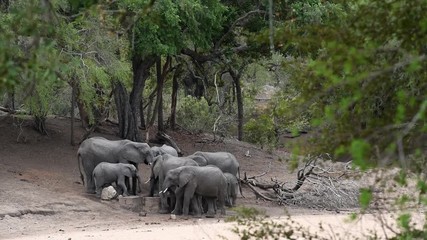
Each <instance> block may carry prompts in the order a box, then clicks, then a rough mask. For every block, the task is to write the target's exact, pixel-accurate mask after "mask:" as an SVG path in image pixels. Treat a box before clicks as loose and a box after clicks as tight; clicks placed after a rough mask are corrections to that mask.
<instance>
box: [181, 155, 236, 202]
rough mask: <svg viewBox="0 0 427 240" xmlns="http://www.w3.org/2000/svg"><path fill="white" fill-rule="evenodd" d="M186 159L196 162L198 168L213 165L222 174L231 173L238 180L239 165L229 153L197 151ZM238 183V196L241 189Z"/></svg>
mask: <svg viewBox="0 0 427 240" xmlns="http://www.w3.org/2000/svg"><path fill="white" fill-rule="evenodd" d="M188 157H189V158H191V159H193V160H194V161H196V162H197V163H198V164H199V166H206V165H215V166H217V167H218V168H219V169H221V170H222V172H224V173H231V174H233V175H234V176H236V178H237V180H238V179H240V164H239V162H238V161H237V159H236V157H235V156H234V155H233V154H231V153H229V152H200V151H197V152H195V153H193V154H192V155H190V156H188ZM238 183H239V189H240V194H242V192H241V188H240V181H238ZM242 196H243V194H242Z"/></svg>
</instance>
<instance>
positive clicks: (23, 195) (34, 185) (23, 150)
mask: <svg viewBox="0 0 427 240" xmlns="http://www.w3.org/2000/svg"><path fill="white" fill-rule="evenodd" d="M47 128H48V131H49V135H48V136H41V135H39V134H38V133H36V132H35V131H34V130H33V129H32V127H31V123H29V122H28V121H23V120H22V119H21V118H13V117H10V116H0V184H1V185H0V186H1V187H0V199H1V204H0V239H4V238H17V237H23V236H34V235H39V234H60V235H59V236H66V233H69V232H74V233H75V232H93V231H97V232H104V231H105V232H108V231H117V229H128V230H129V229H130V230H131V229H135V228H138V227H140V226H146V227H152V228H156V229H159V228H160V229H163V228H168V227H169V228H173V227H175V228H176V227H177V226H184V225H185V226H189V227H191V226H192V225H194V224H195V222H194V221H196V220H195V219H190V220H183V219H181V218H178V219H176V220H171V219H169V215H161V214H147V216H140V215H139V214H138V213H135V212H131V211H127V210H124V209H122V208H120V207H119V204H118V202H117V201H112V202H105V201H100V200H99V199H97V198H95V197H94V196H93V195H88V194H86V193H85V192H84V188H83V185H82V184H81V182H80V175H79V172H78V166H77V158H76V152H77V149H78V146H71V145H70V120H69V119H67V118H50V119H48V121H47ZM100 130H101V131H100V132H101V133H95V134H93V136H104V137H106V138H109V139H115V138H116V137H114V136H115V131H116V128H115V126H113V125H106V126H102V128H101V129H100ZM83 134H84V131H83V129H81V127H80V124H79V122H76V123H75V140H76V142H78V141H80V140H81V137H82V136H83ZM168 134H169V135H171V136H172V137H173V138H174V140H176V142H177V143H178V144H179V147H180V148H181V149H182V150H183V152H184V155H188V154H191V153H193V152H195V151H197V150H203V151H228V152H231V153H233V154H234V155H235V156H236V157H237V159H238V160H239V162H240V165H241V172H242V174H244V173H246V174H247V175H248V176H253V175H258V174H261V173H263V172H266V171H268V173H267V174H266V175H264V176H263V177H261V178H262V179H265V180H266V181H270V179H271V178H277V179H279V180H280V181H288V182H290V184H293V182H294V181H295V179H296V177H295V173H289V172H288V170H287V166H286V164H285V163H283V162H280V161H278V160H277V159H279V158H280V159H284V158H285V157H286V152H275V153H274V155H273V154H270V153H268V152H266V151H263V150H261V149H259V148H257V147H255V146H253V145H250V144H247V143H243V142H238V141H236V140H226V141H225V140H224V141H215V142H212V141H211V140H212V139H211V138H210V137H204V136H197V135H190V134H188V133H184V132H168ZM248 151H249V154H250V157H247V156H245V154H246V153H247V152H248ZM140 168H141V170H140V171H141V174H142V176H143V178H144V179H147V177H148V175H149V167H148V166H146V165H141V166H140ZM242 177H243V176H242ZM145 188H146V189H148V186H147V185H146V186H145ZM243 193H244V195H245V196H246V198H239V199H238V202H237V203H238V205H244V206H251V207H256V208H259V209H262V210H265V211H266V212H267V214H269V215H271V216H276V217H278V216H283V215H285V210H284V209H285V207H283V206H277V205H276V204H275V203H271V202H265V201H262V200H257V199H256V198H255V195H254V194H253V193H252V192H251V190H250V189H248V188H244V189H243ZM142 194H145V193H142ZM286 210H287V211H288V212H289V213H290V214H292V215H304V214H323V213H324V212H320V211H316V210H311V209H305V208H300V207H291V206H287V207H286ZM331 213H332V212H329V213H328V214H331ZM227 214H228V215H232V214H233V212H232V211H230V210H228V211H227ZM200 222H203V223H212V224H213V223H215V224H216V223H218V222H220V223H223V222H224V218H220V219H202V220H200V219H198V220H197V221H196V223H197V224H198V223H200ZM218 227H219V228H222V227H221V225H218ZM199 230H200V229H199ZM141 231H142V230H141ZM144 231H148V232H151V230H150V229H148V230H147V229H146V230H144ZM61 234H62V235H61ZM112 234H113V233H112ZM82 236H85V235H84V234H83V233H82V235H81V236H80V237H81V238H82ZM88 236H89V237H90V236H91V235H90V234H89V235H88ZM111 236H113V235H111ZM114 236H115V235H114ZM193 237H194V236H193ZM196 237H197V236H196ZM77 239H78V238H77Z"/></svg>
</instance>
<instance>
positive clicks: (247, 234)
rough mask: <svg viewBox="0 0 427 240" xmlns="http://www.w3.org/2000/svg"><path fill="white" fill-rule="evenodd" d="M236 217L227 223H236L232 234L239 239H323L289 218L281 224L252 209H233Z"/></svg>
mask: <svg viewBox="0 0 427 240" xmlns="http://www.w3.org/2000/svg"><path fill="white" fill-rule="evenodd" d="M234 210H235V211H236V213H237V215H236V216H234V217H230V218H229V219H228V220H229V221H236V222H237V225H238V226H237V227H235V228H234V229H233V232H235V233H236V234H238V235H239V237H240V239H246V240H248V239H301V238H304V239H323V238H319V236H317V234H311V233H310V232H309V231H308V230H307V229H305V228H304V227H302V226H300V225H299V224H298V223H296V222H294V221H293V220H292V219H291V218H290V217H288V218H287V219H285V220H283V221H281V223H278V222H275V221H272V220H268V217H267V216H266V215H265V214H263V213H261V212H260V211H259V210H257V209H254V208H245V207H238V208H234Z"/></svg>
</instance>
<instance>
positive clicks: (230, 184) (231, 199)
mask: <svg viewBox="0 0 427 240" xmlns="http://www.w3.org/2000/svg"><path fill="white" fill-rule="evenodd" d="M224 176H225V178H226V179H227V199H226V202H225V203H226V206H228V207H234V206H236V199H237V192H238V189H239V181H238V180H237V178H236V176H234V175H233V174H231V173H224Z"/></svg>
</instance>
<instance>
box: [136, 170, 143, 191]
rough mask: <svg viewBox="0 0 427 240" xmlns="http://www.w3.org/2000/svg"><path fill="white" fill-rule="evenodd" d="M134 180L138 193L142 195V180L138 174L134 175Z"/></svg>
mask: <svg viewBox="0 0 427 240" xmlns="http://www.w3.org/2000/svg"><path fill="white" fill-rule="evenodd" d="M136 179H137V180H138V186H139V188H138V192H139V193H142V183H143V181H142V178H141V176H140V175H139V174H137V175H136ZM135 195H136V194H135Z"/></svg>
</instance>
